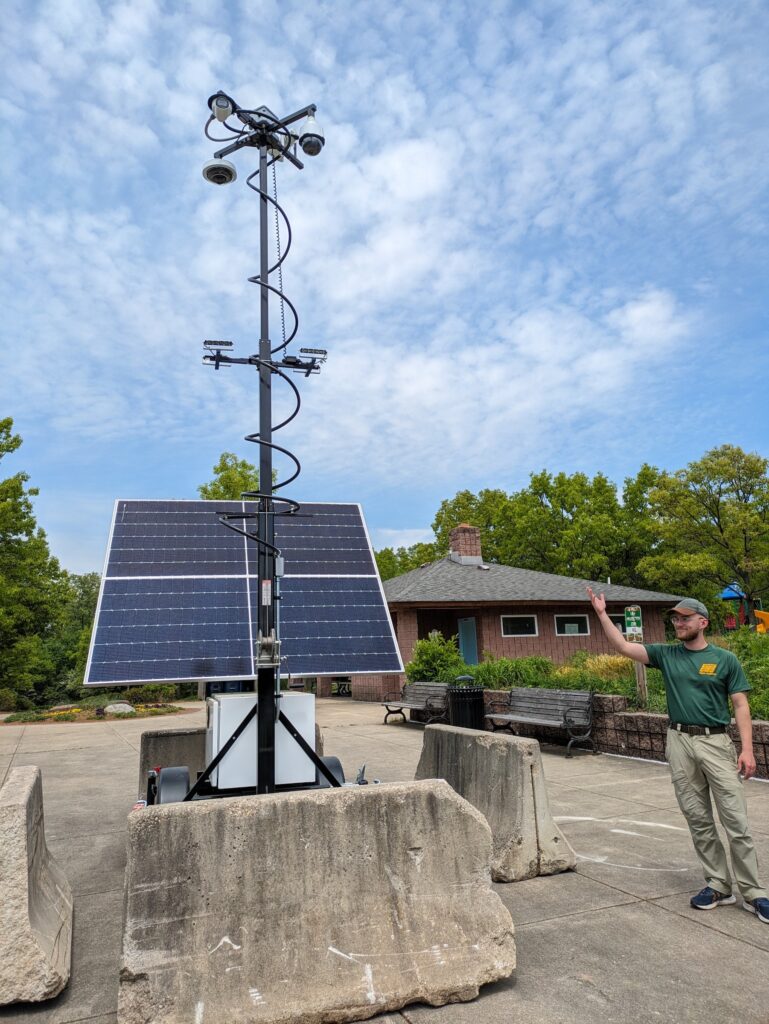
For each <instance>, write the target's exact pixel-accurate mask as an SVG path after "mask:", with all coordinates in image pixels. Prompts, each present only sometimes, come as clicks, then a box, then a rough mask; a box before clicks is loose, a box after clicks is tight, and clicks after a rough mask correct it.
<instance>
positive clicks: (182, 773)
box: [155, 765, 190, 804]
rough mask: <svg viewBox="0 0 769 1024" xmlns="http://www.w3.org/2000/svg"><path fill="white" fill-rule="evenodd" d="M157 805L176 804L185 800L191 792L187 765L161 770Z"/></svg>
mask: <svg viewBox="0 0 769 1024" xmlns="http://www.w3.org/2000/svg"><path fill="white" fill-rule="evenodd" d="M157 787H158V791H157V798H156V801H155V802H156V803H159V804H176V803H180V802H181V801H182V800H184V798H185V796H186V795H187V793H189V790H190V770H189V768H187V766H186V765H184V766H179V767H176V768H161V769H160V772H159V774H158V782H157Z"/></svg>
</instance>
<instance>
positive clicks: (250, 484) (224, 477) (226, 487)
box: [198, 452, 259, 501]
mask: <svg viewBox="0 0 769 1024" xmlns="http://www.w3.org/2000/svg"><path fill="white" fill-rule="evenodd" d="M258 490H259V470H258V469H257V468H256V466H252V465H251V463H250V462H247V461H246V460H245V459H239V458H238V457H237V455H235V454H234V453H233V452H222V454H221V455H220V457H219V461H218V462H217V463H216V465H215V466H214V478H213V480H210V481H209V482H208V483H207V484H201V485H200V487H198V494H199V495H200V497H201V498H203V499H204V500H205V501H239V500H240V498H241V496H242V495H243V494H244V493H245V492H246V491H258Z"/></svg>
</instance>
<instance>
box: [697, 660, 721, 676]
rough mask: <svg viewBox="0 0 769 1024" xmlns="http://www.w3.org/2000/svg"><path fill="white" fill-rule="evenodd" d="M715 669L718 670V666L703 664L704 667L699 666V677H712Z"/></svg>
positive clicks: (708, 663)
mask: <svg viewBox="0 0 769 1024" xmlns="http://www.w3.org/2000/svg"><path fill="white" fill-rule="evenodd" d="M717 668H718V665H713V664H712V663H710V662H705V664H704V665H700V675H701V676H714V675H715V674H716V669H717Z"/></svg>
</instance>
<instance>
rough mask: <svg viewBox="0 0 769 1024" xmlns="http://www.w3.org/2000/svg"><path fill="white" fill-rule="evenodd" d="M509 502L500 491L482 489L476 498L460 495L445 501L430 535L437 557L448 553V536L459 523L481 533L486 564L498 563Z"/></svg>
mask: <svg viewBox="0 0 769 1024" xmlns="http://www.w3.org/2000/svg"><path fill="white" fill-rule="evenodd" d="M509 503H510V499H509V498H508V496H507V494H505V492H504V491H501V490H490V489H484V490H482V491H479V492H478V494H473V493H472V491H459V492H458V493H457V494H455V495H454V497H453V498H451V499H450V500H448V501H442V502H441V505H440V508H439V509H438V511H437V513H436V515H435V519H434V520H433V532H434V534H435V538H436V545H435V546H436V552H437V553H438V557H441V556H443V555H447V554H448V551H449V535H450V534H451V531H452V530H453V529H454V527H455V526H459V525H460V523H470V525H471V526H477V527H478V528H479V529H480V531H481V551H482V552H483V557H484V558H485V559H486V561H487V562H501V561H504V559H503V558H502V557H501V550H500V544H502V543H503V538H502V537H501V536H500V534H501V533H502V532H504V527H503V525H502V524H503V522H504V521H505V512H506V510H507V508H508V506H509Z"/></svg>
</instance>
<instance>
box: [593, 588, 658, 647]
mask: <svg viewBox="0 0 769 1024" xmlns="http://www.w3.org/2000/svg"><path fill="white" fill-rule="evenodd" d="M587 596H588V597H589V598H590V603H591V604H592V606H593V611H594V612H595V613H596V615H597V616H598V621H599V622H600V623H601V628H602V629H603V631H604V633H605V634H606V639H607V640H608V641H609V643H610V644H611V645H612V647H613V648H614V650H615V651H616V652H617V654H624V656H625V657H626V658H632V660H633V661H640V662H641V664H642V665H648V664H649V655H648V654H647V653H646V648H645V647H644V645H643V644H631V643H630V642H629V641H628V640H626V639H625V638H624V636H623V635H622V633H621V632H620V631H619V629H617V627H616V626H615V625H614V623H613V622H612V621H611V619H610V618H609V616H608V615H607V614H606V598H605V597H604V596H603V594H596V593H594V591H593V589H592V587H588V588H587Z"/></svg>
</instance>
